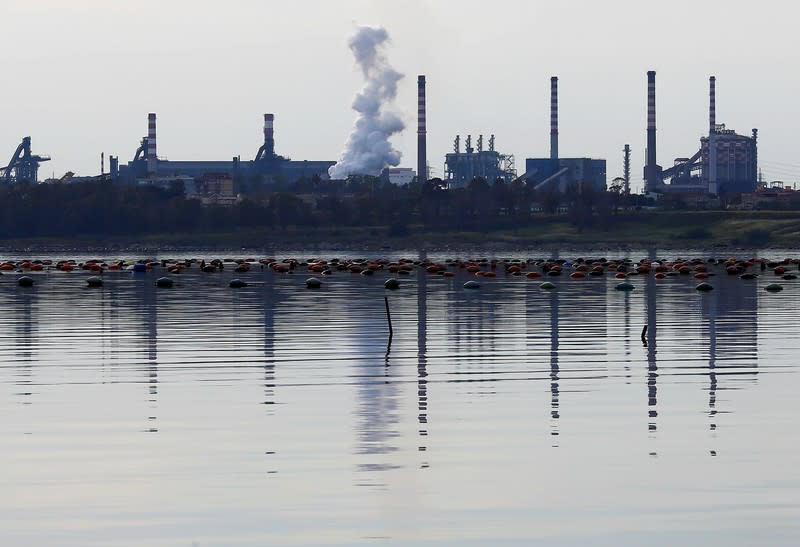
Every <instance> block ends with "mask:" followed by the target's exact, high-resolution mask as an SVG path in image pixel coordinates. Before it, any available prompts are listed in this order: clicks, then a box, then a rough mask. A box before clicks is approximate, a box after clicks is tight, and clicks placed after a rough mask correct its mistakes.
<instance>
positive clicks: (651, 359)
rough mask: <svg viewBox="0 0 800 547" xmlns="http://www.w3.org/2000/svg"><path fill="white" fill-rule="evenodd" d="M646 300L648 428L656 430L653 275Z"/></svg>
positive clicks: (656, 331)
mask: <svg viewBox="0 0 800 547" xmlns="http://www.w3.org/2000/svg"><path fill="white" fill-rule="evenodd" d="M645 291H646V295H645V302H646V308H647V323H646V324H647V335H646V338H645V339H646V341H647V409H648V410H647V417H648V422H647V430H648V431H652V432H655V431H656V430H657V429H658V428H657V425H656V418H658V410H657V409H656V405H657V403H658V399H657V395H658V386H657V380H658V365H657V363H656V354H657V350H656V339H657V337H656V335H657V333H658V325H657V310H656V282H655V279H654V277H653V276H647V281H646V282H645Z"/></svg>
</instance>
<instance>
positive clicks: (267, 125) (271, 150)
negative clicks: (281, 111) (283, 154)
mask: <svg viewBox="0 0 800 547" xmlns="http://www.w3.org/2000/svg"><path fill="white" fill-rule="evenodd" d="M274 122H275V114H264V149H265V151H266V153H267V158H271V157H273V156H274V155H275V134H274V130H273V123H274Z"/></svg>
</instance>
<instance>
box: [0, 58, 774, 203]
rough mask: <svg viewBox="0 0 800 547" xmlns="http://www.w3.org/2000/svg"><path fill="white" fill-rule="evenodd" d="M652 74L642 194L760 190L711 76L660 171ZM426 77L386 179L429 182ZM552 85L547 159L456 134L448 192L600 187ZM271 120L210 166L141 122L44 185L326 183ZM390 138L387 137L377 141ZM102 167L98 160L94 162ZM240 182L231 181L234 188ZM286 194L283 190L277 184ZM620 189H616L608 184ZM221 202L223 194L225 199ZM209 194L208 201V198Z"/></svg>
mask: <svg viewBox="0 0 800 547" xmlns="http://www.w3.org/2000/svg"><path fill="white" fill-rule="evenodd" d="M655 77H656V73H655V71H649V72H648V73H647V145H646V150H645V157H646V162H645V166H644V183H645V185H644V192H645V194H647V195H648V196H650V197H655V198H658V197H659V196H661V195H665V194H677V195H706V196H713V197H716V196H725V195H732V194H747V193H753V192H756V191H757V190H758V189H759V182H758V178H759V176H758V151H757V136H758V131H757V130H756V129H753V130H752V134H751V135H740V134H738V133H736V132H735V131H734V130H731V129H727V128H726V126H725V124H718V123H717V121H716V78H715V77H714V76H711V77H710V78H709V120H708V135H707V136H704V137H701V138H700V144H699V148H698V149H697V150H696V152H694V153H693V154H691V155H687V156H685V157H680V158H676V159H675V160H674V162H673V164H672V165H671V166H670V167H668V168H666V169H665V168H662V167H661V166H660V165H659V164H658V158H657V146H656V84H655ZM425 85H426V79H425V76H424V75H419V76H418V79H417V170H416V172H414V171H413V170H412V169H410V168H407V167H392V164H391V163H389V164H387V163H385V162H384V166H385V169H384V171H383V173H382V175H381V176H382V177H383V179H384V180H387V181H389V182H392V183H394V184H400V185H406V184H409V183H411V182H412V181H413V180H417V181H419V182H425V181H427V180H428V179H429V178H430V171H429V164H428V160H427V126H426V103H425ZM558 117H559V110H558V78H557V77H555V76H553V77H552V78H551V79H550V154H549V156H548V157H532V158H530V157H529V158H527V159H526V160H525V172H524V174H522V175H521V176H519V177H518V176H517V171H516V167H515V160H514V156H513V155H511V154H503V153H501V152H499V151H498V150H496V148H495V136H494V134H490V135H489V137H488V139H487V142H486V143H485V141H484V136H483V135H482V134H481V135H478V137H477V139H476V143H475V145H474V146H473V138H472V135H467V136H466V138H465V139H464V142H463V144H464V147H463V149H462V140H461V136H460V135H456V137H455V139H454V141H453V151H452V152H451V153H448V154H446V155H445V161H444V183H445V187H446V188H448V189H459V188H464V187H466V186H467V185H469V184H470V182H472V181H473V180H475V179H482V180H484V181H486V182H488V183H490V184H494V183H495V182H496V181H502V182H504V183H511V182H513V181H517V182H524V183H525V184H526V185H527V186H528V187H529V188H531V189H533V190H537V191H545V192H546V191H551V192H556V193H561V194H563V193H565V192H566V191H567V190H568V189H570V188H587V187H589V188H591V189H593V190H595V191H604V190H605V189H606V160H605V159H595V158H589V157H573V158H565V157H561V156H560V154H559V145H558V141H559V129H558ZM274 123H275V116H274V115H273V114H264V126H263V130H264V140H263V143H261V145H260V146H259V148H258V149H257V150H256V152H255V154H254V155H253V157H252V159H245V160H243V159H242V158H241V156H235V157H232V158H230V159H228V160H218V161H209V160H202V161H194V160H190V161H174V160H167V159H164V158H160V157H159V156H158V153H157V152H158V148H157V133H156V114H155V113H150V114H149V115H148V131H147V136H146V137H144V138H142V139H141V142H140V146H139V147H138V148H137V149H136V151H135V153H134V155H133V158H132V159H131V160H130V161H127V162H126V163H125V164H122V165H121V164H120V161H119V157H118V156H111V157H110V160H109V167H110V169H109V173H108V174H106V173H105V172H104V167H101V176H100V177H75V176H73V174H72V173H68V174H67V175H65V176H64V177H62V178H60V179H55V178H54V179H49V180H48V182H62V183H63V182H69V183H76V182H85V181H97V180H103V181H111V182H112V183H113V182H117V183H127V184H153V185H161V186H167V185H168V184H170V183H171V182H175V181H181V182H183V183H184V188H185V193H186V195H187V197H197V196H202V195H206V196H207V195H209V193H211V194H214V192H215V191H216V192H217V193H220V192H221V194H220V196H221V197H220V199H218V200H216V201H214V202H215V203H229V202H231V199H232V197H233V196H234V192H235V191H238V190H236V189H239V188H241V187H242V185H241V183H244V187H247V186H248V184H252V185H253V186H250V187H251V188H252V187H255V186H257V187H259V188H262V189H265V190H269V189H270V188H276V187H277V186H276V185H278V183H281V184H283V185H290V184H292V183H294V182H296V181H298V180H301V179H307V180H316V181H326V180H330V175H329V173H330V172H331V168H332V167H333V166H334V165H337V162H335V161H332V160H325V161H318V160H314V161H306V160H303V161H294V160H291V159H289V158H288V157H285V156H282V155H279V154H278V153H276V147H275V136H274ZM384 137H388V135H384ZM630 150H631V149H630V146H629V145H627V144H626V145H625V148H624V151H625V161H624V177H622V178H621V179H615V185H619V184H620V182H619V181H620V180H622V181H623V182H624V186H623V188H624V190H623V193H624V194H626V195H627V194H629V193H630V183H631V180H630V172H631V161H630ZM49 160H50V158H49V157H48V156H43V155H37V154H34V153H33V152H32V150H31V138H30V137H25V138H24V139H23V140H22V142H21V144H20V145H19V146H18V147H17V149H16V151H15V152H14V154H13V155H12V157H11V160H10V161H9V163H8V164H7V165H6V166H5V167H2V168H0V183H6V184H10V183H14V182H21V181H28V182H31V183H37V182H39V178H38V169H39V166H40V164H41V163H43V162H46V161H49ZM101 163H103V162H102V160H101ZM236 181H238V183H237V182H236ZM284 187H285V186H284ZM615 188H616V189H617V190H615V191H618V189H619V186H615ZM223 194H224V195H223ZM214 195H216V194H214Z"/></svg>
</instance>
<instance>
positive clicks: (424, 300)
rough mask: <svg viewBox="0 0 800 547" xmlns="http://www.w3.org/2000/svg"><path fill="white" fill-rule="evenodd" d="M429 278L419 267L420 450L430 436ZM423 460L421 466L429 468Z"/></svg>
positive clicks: (425, 446)
mask: <svg viewBox="0 0 800 547" xmlns="http://www.w3.org/2000/svg"><path fill="white" fill-rule="evenodd" d="M427 337H428V279H427V275H426V273H425V271H424V270H423V269H422V268H417V411H418V416H417V421H418V422H419V436H420V440H419V448H418V450H419V451H420V452H425V451H427V449H428V447H427V437H428V358H427V355H426V353H427V343H428V340H427ZM428 465H429V464H428V462H427V461H426V460H423V462H422V463H421V464H420V467H423V468H427V467H428Z"/></svg>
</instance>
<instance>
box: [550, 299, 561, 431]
mask: <svg viewBox="0 0 800 547" xmlns="http://www.w3.org/2000/svg"><path fill="white" fill-rule="evenodd" d="M558 372H559V369H558V291H550V421H551V424H550V435H551V436H553V437H554V438H553V445H552V446H553V447H558V434H559V430H558V419H559V418H560V417H561V415H560V414H559V403H558V397H559V391H558V379H559V378H558Z"/></svg>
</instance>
